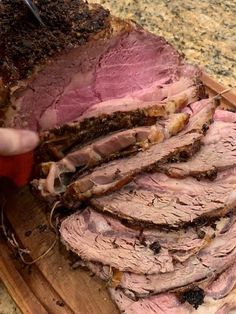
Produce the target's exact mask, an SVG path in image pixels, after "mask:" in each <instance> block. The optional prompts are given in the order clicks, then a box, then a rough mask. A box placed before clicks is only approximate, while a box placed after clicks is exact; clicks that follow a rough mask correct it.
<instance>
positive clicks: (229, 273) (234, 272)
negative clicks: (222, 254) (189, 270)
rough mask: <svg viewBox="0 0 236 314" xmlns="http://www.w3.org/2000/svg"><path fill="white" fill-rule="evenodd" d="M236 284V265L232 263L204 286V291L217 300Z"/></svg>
mask: <svg viewBox="0 0 236 314" xmlns="http://www.w3.org/2000/svg"><path fill="white" fill-rule="evenodd" d="M235 285H236V265H235V264H233V265H232V266H231V267H229V268H228V269H227V270H226V271H225V272H223V273H222V274H220V275H219V277H218V278H216V279H215V280H214V281H213V282H210V283H209V284H207V285H205V286H204V291H205V292H206V294H207V295H208V296H210V297H211V298H213V299H215V300H217V299H222V298H224V297H225V296H227V295H228V294H229V292H230V291H231V290H232V289H233V288H234V287H235Z"/></svg>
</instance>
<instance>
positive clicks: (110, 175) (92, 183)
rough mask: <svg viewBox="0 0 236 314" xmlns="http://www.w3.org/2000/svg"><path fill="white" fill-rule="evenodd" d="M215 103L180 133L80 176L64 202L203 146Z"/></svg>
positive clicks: (98, 192) (72, 201)
mask: <svg viewBox="0 0 236 314" xmlns="http://www.w3.org/2000/svg"><path fill="white" fill-rule="evenodd" d="M216 106H217V103H216V102H214V101H212V102H210V103H209V104H208V105H207V106H206V107H205V108H204V109H203V110H201V111H200V112H199V113H198V114H196V115H194V116H193V117H192V118H191V119H190V120H189V124H188V125H187V127H186V130H185V129H184V130H183V131H182V132H181V133H179V134H178V135H177V136H175V137H173V138H170V139H168V140H166V141H165V142H163V143H160V144H156V145H154V146H152V147H150V148H149V149H148V150H147V151H144V152H139V153H138V154H137V155H135V156H133V157H130V158H123V159H120V160H116V161H113V162H109V163H107V164H105V165H104V166H101V167H98V168H96V169H95V170H94V171H93V172H92V173H91V174H88V175H85V176H83V177H81V178H79V179H78V180H77V181H75V182H73V183H72V184H70V185H69V186H68V187H67V190H66V192H65V195H64V201H65V203H66V204H67V205H68V206H70V207H71V206H72V207H73V206H75V205H76V204H77V202H78V200H83V199H86V198H90V197H91V196H95V195H102V194H105V193H106V192H108V191H114V190H118V189H120V188H121V187H122V186H123V185H125V184H127V183H128V182H130V181H132V179H133V178H134V177H135V176H137V175H138V174H140V173H142V172H144V171H152V170H155V169H156V168H157V167H158V165H159V164H161V163H164V162H167V161H170V160H172V161H173V160H178V159H187V158H188V157H190V156H191V155H193V154H194V153H195V152H196V151H197V150H198V149H199V148H200V146H199V143H200V140H201V138H202V137H203V132H204V131H205V129H206V126H207V125H209V124H210V123H211V121H212V117H213V114H214V111H215V108H216ZM190 126H191V127H190Z"/></svg>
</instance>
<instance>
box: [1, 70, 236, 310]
mask: <svg viewBox="0 0 236 314" xmlns="http://www.w3.org/2000/svg"><path fill="white" fill-rule="evenodd" d="M203 82H204V84H205V85H206V87H207V90H208V92H209V94H210V95H215V94H217V93H220V92H222V91H223V90H224V89H225V88H224V87H223V86H221V85H220V84H218V83H217V82H215V81H214V80H213V79H212V78H210V77H209V76H208V75H206V74H204V75H203ZM222 105H223V106H224V107H236V95H234V94H233V93H232V92H228V93H226V94H224V95H223V96H222ZM0 191H1V192H2V193H5V195H6V197H7V200H8V201H7V204H6V208H4V213H5V221H6V222H7V224H8V226H9V227H10V228H12V230H13V231H14V234H15V236H16V238H17V241H18V242H19V244H20V245H21V247H23V248H27V249H29V250H30V256H29V258H28V260H30V258H32V259H35V258H37V257H38V256H39V255H41V254H42V253H43V252H44V251H45V250H47V248H48V247H50V245H51V244H52V242H53V240H54V236H55V235H54V233H53V232H52V231H51V229H50V227H49V222H48V221H49V220H48V214H47V211H46V206H45V204H44V203H42V202H40V201H39V200H38V199H36V198H35V197H33V196H32V195H31V193H30V191H29V188H28V187H25V188H23V189H21V190H20V191H16V190H15V188H14V187H13V186H10V184H8V183H7V182H6V181H5V182H0ZM0 277H1V278H2V280H3V281H4V283H5V285H6V287H7V289H8V291H9V293H10V294H11V296H12V297H13V299H14V300H15V302H16V303H17V305H18V306H19V308H20V309H21V310H22V312H23V313H32V314H44V313H53V314H67V313H76V314H116V313H118V310H117V308H116V307H115V305H114V304H113V303H112V301H111V300H110V297H109V295H108V293H107V291H106V286H105V283H103V282H102V281H100V280H99V279H97V278H95V277H93V276H91V274H90V273H89V272H87V271H85V270H83V269H76V270H73V269H72V267H71V266H70V260H69V259H68V253H67V252H66V251H65V248H64V247H63V246H62V245H61V244H60V243H57V245H56V246H55V247H54V249H53V250H52V251H50V253H49V254H48V255H47V256H46V257H44V258H43V259H42V260H40V261H38V262H36V264H33V265H24V264H23V263H22V262H21V261H20V260H19V259H18V258H16V257H15V255H14V251H12V249H10V248H9V246H8V245H7V243H6V241H5V240H3V239H1V240H0Z"/></svg>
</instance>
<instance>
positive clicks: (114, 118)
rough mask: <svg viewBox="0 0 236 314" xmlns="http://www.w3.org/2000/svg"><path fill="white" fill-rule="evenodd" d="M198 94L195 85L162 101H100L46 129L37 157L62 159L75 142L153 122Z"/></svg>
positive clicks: (79, 143) (79, 142) (84, 141)
mask: <svg viewBox="0 0 236 314" xmlns="http://www.w3.org/2000/svg"><path fill="white" fill-rule="evenodd" d="M198 97H199V87H198V86H195V87H190V88H189V89H187V90H186V91H184V92H182V93H180V94H178V95H176V96H173V97H171V98H169V99H168V100H166V101H163V102H156V101H151V102H143V101H142V102H140V101H139V100H136V99H125V100H120V99H117V100H109V101H106V102H103V103H100V104H98V105H95V106H93V107H91V110H90V111H87V112H85V113H84V114H83V115H82V116H80V118H79V120H78V121H76V122H73V123H68V124H65V125H63V126H61V127H58V128H55V129H52V130H49V131H46V132H43V133H42V135H41V142H42V144H41V145H40V147H39V149H38V152H37V158H38V159H39V160H54V159H61V158H62V157H63V156H64V155H63V154H65V153H67V152H68V150H70V148H71V147H73V146H74V145H82V144H84V143H87V142H88V141H91V140H94V139H95V138H97V137H99V136H103V135H107V134H108V133H110V132H113V131H118V130H122V129H128V128H132V127H137V126H144V125H153V124H155V122H156V120H157V118H163V117H164V118H167V117H168V115H169V114H171V113H174V112H177V111H180V110H181V108H183V107H184V106H186V105H187V104H188V103H189V102H192V101H195V100H197V98H198Z"/></svg>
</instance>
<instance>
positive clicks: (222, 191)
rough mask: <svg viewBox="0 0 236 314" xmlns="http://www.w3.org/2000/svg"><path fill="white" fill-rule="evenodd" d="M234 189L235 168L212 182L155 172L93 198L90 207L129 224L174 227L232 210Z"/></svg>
mask: <svg viewBox="0 0 236 314" xmlns="http://www.w3.org/2000/svg"><path fill="white" fill-rule="evenodd" d="M235 188H236V169H235V168H233V169H232V170H227V171H224V172H222V173H221V175H220V176H219V177H218V178H217V180H215V181H214V182H209V181H198V180H196V179H194V178H191V177H189V178H184V179H182V180H179V179H174V178H170V177H168V176H166V175H164V174H161V173H154V174H146V175H142V176H139V177H137V178H135V179H134V181H133V182H132V183H130V184H128V185H127V186H125V187H124V188H123V189H121V190H120V191H117V192H115V193H112V194H109V195H106V196H103V197H98V198H94V199H92V200H91V204H92V205H93V206H95V207H96V208H97V209H99V210H102V211H106V212H110V213H112V214H113V215H116V216H119V217H120V218H123V219H126V220H129V221H131V222H132V223H136V224H138V223H143V224H155V225H159V226H167V227H170V228H176V227H179V226H182V225H186V224H191V223H193V222H196V221H199V220H203V219H206V218H216V217H221V216H223V215H225V214H227V213H229V212H232V211H234V209H235V205H236V193H235Z"/></svg>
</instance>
